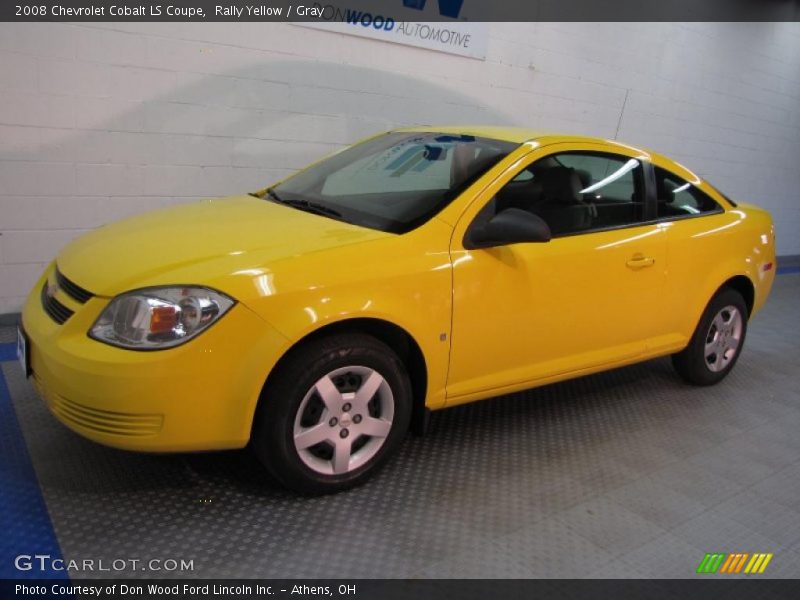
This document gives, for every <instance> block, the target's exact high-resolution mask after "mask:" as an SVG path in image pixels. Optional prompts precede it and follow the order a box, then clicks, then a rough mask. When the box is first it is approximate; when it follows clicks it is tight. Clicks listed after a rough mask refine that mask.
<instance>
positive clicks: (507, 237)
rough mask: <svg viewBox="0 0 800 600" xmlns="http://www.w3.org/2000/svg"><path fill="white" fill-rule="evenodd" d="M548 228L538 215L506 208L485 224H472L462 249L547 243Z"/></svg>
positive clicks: (549, 236) (549, 234)
mask: <svg viewBox="0 0 800 600" xmlns="http://www.w3.org/2000/svg"><path fill="white" fill-rule="evenodd" d="M551 237H552V234H551V232H550V227H549V226H548V225H547V223H545V221H544V219H542V218H541V217H540V216H538V215H534V214H533V213H529V212H528V211H526V210H522V209H520V208H507V209H506V210H503V211H501V212H499V213H497V214H496V215H495V216H494V217H492V218H491V219H489V221H487V222H486V223H483V224H480V225H477V224H473V225H472V226H471V227H470V229H469V230H468V231H467V235H466V236H465V239H464V247H465V248H467V249H468V250H472V249H475V248H493V247H496V246H507V245H508V244H520V243H526V242H527V243H542V242H549V241H550V238H551Z"/></svg>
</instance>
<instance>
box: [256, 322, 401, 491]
mask: <svg viewBox="0 0 800 600" xmlns="http://www.w3.org/2000/svg"><path fill="white" fill-rule="evenodd" d="M410 420H411V384H410V382H409V378H408V374H407V373H406V370H405V368H404V366H403V363H402V362H401V361H400V359H399V358H398V357H397V355H396V354H395V353H394V352H393V351H392V350H391V349H390V348H389V347H388V346H386V345H385V344H383V343H382V342H380V341H379V340H377V339H375V338H372V337H370V336H366V335H361V334H347V335H338V336H334V337H329V338H324V339H321V340H317V341H314V342H311V343H308V344H305V345H303V346H301V347H299V348H297V349H296V350H295V351H293V352H292V353H291V354H290V355H289V356H288V357H287V359H286V360H285V361H283V362H282V364H281V365H279V367H278V371H277V372H276V373H275V375H274V376H273V377H271V378H270V381H269V383H268V384H267V386H266V388H265V390H264V394H263V397H262V399H261V405H260V406H259V410H258V411H257V413H256V420H255V422H254V428H253V439H252V446H253V449H254V450H255V452H256V454H257V456H258V457H259V459H260V460H261V461H262V462H263V463H264V465H265V466H266V467H267V468H268V469H269V471H270V472H271V473H272V474H273V475H275V477H276V478H277V479H278V480H279V481H281V482H282V483H283V484H284V485H286V486H287V487H289V488H291V489H294V490H296V491H299V492H303V493H311V494H322V493H329V492H336V491H340V490H343V489H346V488H349V487H352V486H355V485H358V484H360V483H362V482H364V481H365V480H366V479H368V478H369V477H371V476H372V475H373V474H374V473H375V471H376V470H377V469H378V468H379V467H380V466H381V465H382V464H383V463H384V462H385V461H386V460H387V459H388V458H389V457H390V456H391V454H393V453H394V451H395V450H396V449H397V447H398V446H399V445H400V443H401V442H402V440H403V437H404V436H405V434H406V431H407V430H408V426H409V422H410Z"/></svg>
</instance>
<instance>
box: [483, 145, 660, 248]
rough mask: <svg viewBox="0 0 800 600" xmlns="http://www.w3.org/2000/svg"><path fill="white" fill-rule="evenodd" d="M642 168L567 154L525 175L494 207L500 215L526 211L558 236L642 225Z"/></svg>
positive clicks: (615, 158) (612, 158) (616, 159)
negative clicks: (512, 211)
mask: <svg viewBox="0 0 800 600" xmlns="http://www.w3.org/2000/svg"><path fill="white" fill-rule="evenodd" d="M644 197H645V195H644V180H643V176H642V165H641V163H640V162H639V161H638V160H636V159H633V158H627V157H624V156H619V155H616V154H605V153H584V152H568V153H562V154H554V155H551V156H548V157H545V158H543V159H541V160H539V161H537V162H535V163H534V164H533V165H531V166H529V167H527V168H526V169H525V170H523V171H521V172H520V174H518V175H517V176H516V177H515V178H514V179H512V180H511V181H510V182H509V183H508V184H506V186H505V187H503V189H502V190H500V192H498V194H497V196H496V197H495V198H494V201H493V203H492V204H493V210H494V213H495V214H496V213H497V212H499V211H502V210H505V209H507V208H521V209H523V210H527V211H529V212H532V213H534V214H536V215H539V216H540V217H541V218H542V219H544V220H545V222H546V223H547V224H548V225H549V226H550V230H551V231H552V233H553V235H554V236H557V235H568V234H571V233H582V232H586V231H592V230H596V229H607V228H611V227H620V226H626V225H633V224H636V223H639V222H641V221H642V220H643V218H644Z"/></svg>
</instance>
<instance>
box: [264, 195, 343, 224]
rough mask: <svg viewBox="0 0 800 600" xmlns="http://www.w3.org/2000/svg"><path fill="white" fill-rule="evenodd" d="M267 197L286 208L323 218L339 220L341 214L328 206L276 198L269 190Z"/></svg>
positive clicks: (306, 201)
mask: <svg viewBox="0 0 800 600" xmlns="http://www.w3.org/2000/svg"><path fill="white" fill-rule="evenodd" d="M267 196H269V197H270V199H271V200H273V201H274V202H277V203H279V204H285V205H286V206H291V207H292V208H296V209H298V210H304V211H306V212H310V213H314V214H316V215H323V216H325V217H336V218H337V219H338V218H341V216H342V213H340V212H339V211H338V210H335V209H333V208H330V207H329V206H325V205H324V204H319V203H317V202H312V201H310V200H287V199H284V198H281V197H280V196H278V194H277V192H275V190H272V189H269V190H267Z"/></svg>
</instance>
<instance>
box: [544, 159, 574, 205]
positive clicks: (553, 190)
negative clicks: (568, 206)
mask: <svg viewBox="0 0 800 600" xmlns="http://www.w3.org/2000/svg"><path fill="white" fill-rule="evenodd" d="M536 179H537V181H538V182H539V183H540V184H541V185H542V195H543V196H544V198H545V199H546V200H549V201H551V202H552V201H557V202H580V201H581V190H582V189H583V186H582V185H581V178H580V177H578V174H577V173H576V172H575V169H572V168H570V167H553V168H551V169H545V170H543V171H540V172H539V173H537V175H536Z"/></svg>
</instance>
